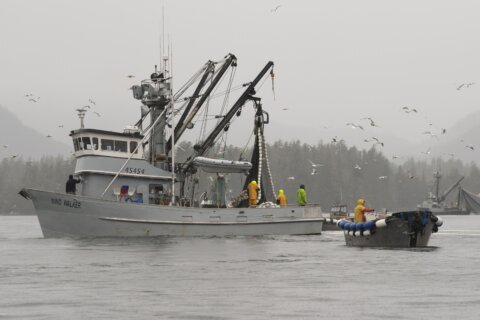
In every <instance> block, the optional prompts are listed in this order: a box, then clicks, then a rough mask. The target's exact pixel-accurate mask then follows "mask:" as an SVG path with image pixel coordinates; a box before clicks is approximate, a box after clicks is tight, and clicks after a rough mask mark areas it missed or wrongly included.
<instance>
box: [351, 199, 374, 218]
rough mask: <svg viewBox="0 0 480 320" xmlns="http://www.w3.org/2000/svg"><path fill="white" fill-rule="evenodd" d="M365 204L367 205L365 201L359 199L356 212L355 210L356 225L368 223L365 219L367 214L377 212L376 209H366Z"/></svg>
mask: <svg viewBox="0 0 480 320" xmlns="http://www.w3.org/2000/svg"><path fill="white" fill-rule="evenodd" d="M365 203H366V201H365V200H363V199H358V201H357V206H356V207H355V210H354V214H355V217H354V222H355V223H358V222H365V221H367V219H366V218H365V212H372V211H375V209H371V208H367V207H365Z"/></svg>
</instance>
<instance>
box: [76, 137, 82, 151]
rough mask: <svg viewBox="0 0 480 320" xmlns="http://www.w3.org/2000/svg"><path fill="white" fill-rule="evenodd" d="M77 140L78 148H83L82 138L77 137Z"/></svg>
mask: <svg viewBox="0 0 480 320" xmlns="http://www.w3.org/2000/svg"><path fill="white" fill-rule="evenodd" d="M77 141H78V149H79V150H83V142H82V138H77Z"/></svg>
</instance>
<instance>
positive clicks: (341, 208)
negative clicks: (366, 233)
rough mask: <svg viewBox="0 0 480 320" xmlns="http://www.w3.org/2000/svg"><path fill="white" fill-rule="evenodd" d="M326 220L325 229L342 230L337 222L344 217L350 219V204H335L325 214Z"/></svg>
mask: <svg viewBox="0 0 480 320" xmlns="http://www.w3.org/2000/svg"><path fill="white" fill-rule="evenodd" d="M324 217H325V222H324V223H323V231H340V229H339V228H338V226H337V222H338V221H339V220H342V219H349V218H351V217H349V214H348V206H347V205H346V204H335V205H334V206H333V207H332V208H331V210H330V212H329V213H326V214H324Z"/></svg>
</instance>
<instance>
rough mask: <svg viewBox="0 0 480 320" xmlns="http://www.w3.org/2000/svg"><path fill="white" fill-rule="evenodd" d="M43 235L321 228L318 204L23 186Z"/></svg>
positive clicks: (227, 232)
mask: <svg viewBox="0 0 480 320" xmlns="http://www.w3.org/2000/svg"><path fill="white" fill-rule="evenodd" d="M22 195H24V196H26V197H28V198H29V199H31V200H32V201H33V204H34V206H35V210H36V212H37V216H38V220H39V222H40V226H41V228H42V232H43V235H44V237H46V238H52V237H149V236H150V237H155V236H188V237H189V236H206V237H211V236H256V235H287V234H289V235H305V234H320V233H321V231H322V224H323V221H324V219H323V217H322V216H321V210H320V208H319V207H288V208H208V209H207V208H185V207H172V206H158V205H145V204H134V203H128V202H121V201H110V200H100V199H94V198H88V197H81V196H75V195H67V194H61V193H55V192H48V191H40V190H32V189H24V190H22Z"/></svg>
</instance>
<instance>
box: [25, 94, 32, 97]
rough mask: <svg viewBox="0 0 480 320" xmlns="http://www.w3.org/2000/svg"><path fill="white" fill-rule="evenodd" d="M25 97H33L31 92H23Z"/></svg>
mask: <svg viewBox="0 0 480 320" xmlns="http://www.w3.org/2000/svg"><path fill="white" fill-rule="evenodd" d="M25 97H26V98H28V97H33V93H25Z"/></svg>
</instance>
